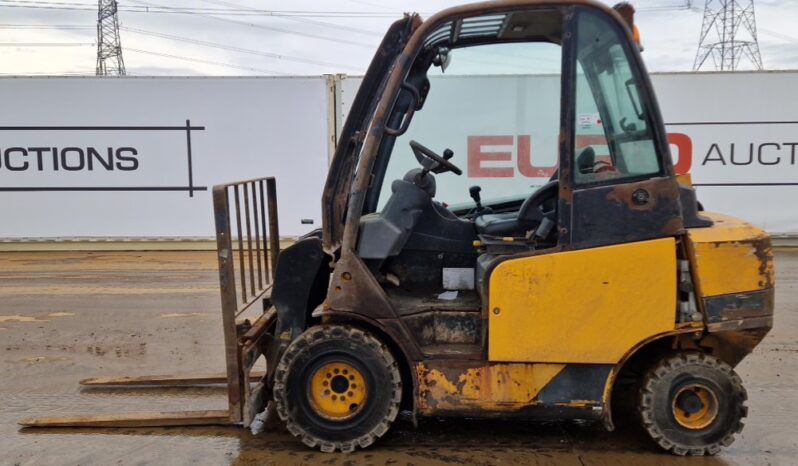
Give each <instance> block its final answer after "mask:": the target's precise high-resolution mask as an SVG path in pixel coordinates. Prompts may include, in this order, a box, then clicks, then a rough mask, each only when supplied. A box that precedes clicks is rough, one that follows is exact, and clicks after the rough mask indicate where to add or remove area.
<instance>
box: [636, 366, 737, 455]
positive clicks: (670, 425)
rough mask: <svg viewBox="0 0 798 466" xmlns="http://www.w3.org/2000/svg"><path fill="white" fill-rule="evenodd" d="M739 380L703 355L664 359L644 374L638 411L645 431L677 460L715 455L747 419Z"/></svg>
mask: <svg viewBox="0 0 798 466" xmlns="http://www.w3.org/2000/svg"><path fill="white" fill-rule="evenodd" d="M747 398H748V396H747V394H746V391H745V388H743V385H742V380H741V379H740V377H739V376H738V375H737V374H736V373H735V372H734V370H733V369H732V368H731V366H729V365H728V364H726V363H725V362H723V361H721V360H719V359H717V358H714V357H712V356H709V355H707V354H703V353H684V354H678V355H675V356H671V357H668V358H665V359H663V360H662V361H660V362H659V364H657V365H656V366H654V367H653V368H652V369H650V370H649V371H648V373H647V374H646V376H645V378H644V379H643V384H642V387H641V389H640V400H639V404H638V411H639V414H640V420H641V423H642V425H643V428H644V429H645V431H646V432H647V433H648V435H649V436H650V437H651V438H652V439H653V440H654V441H655V442H656V443H657V444H658V445H659V446H660V447H662V448H663V449H665V450H667V451H669V452H671V453H674V454H676V455H682V456H683V455H688V454H689V455H697V456H699V455H714V454H716V453H717V452H719V451H720V449H721V448H722V447H725V446H729V445H731V443H732V442H733V441H734V436H735V434H737V433H739V432H740V431H741V430H742V429H743V423H742V419H743V418H744V417H745V416H746V415H747V414H748V409H747V408H746V406H745V400H746V399H747Z"/></svg>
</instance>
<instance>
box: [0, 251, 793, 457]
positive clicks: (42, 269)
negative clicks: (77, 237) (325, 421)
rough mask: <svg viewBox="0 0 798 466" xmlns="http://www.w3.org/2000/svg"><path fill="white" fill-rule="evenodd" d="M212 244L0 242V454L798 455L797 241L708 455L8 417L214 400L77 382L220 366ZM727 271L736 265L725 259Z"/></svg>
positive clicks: (415, 434)
mask: <svg viewBox="0 0 798 466" xmlns="http://www.w3.org/2000/svg"><path fill="white" fill-rule="evenodd" d="M215 266H216V263H215V255H214V254H213V253H211V252H207V253H206V252H199V253H198V252H160V253H140V252H137V253H3V254H0V354H1V355H2V357H0V464H2V465H6V464H9V465H11V464H25V465H27V464H36V465H42V464H46V465H49V464H59V465H60V464H64V465H73V464H81V465H87V464H102V465H110V464H159V465H169V464H180V465H182V464H203V465H204V464H209V465H224V464H234V465H249V464H253V465H254V464H279V465H284V464H328V465H354V464H375V465H376V464H396V465H405V464H407V465H411V464H412V465H430V464H455V465H458V464H478V465H489V464H510V465H560V464H562V465H581V466H585V465H627V464H628V465H707V466H708V465H712V466H714V465H718V466H721V465H768V464H774V465H775V464H778V465H794V464H798V385H797V384H796V381H798V371H796V367H798V358H796V356H798V287H797V286H796V285H797V283H798V251H796V252H790V251H780V252H779V253H778V254H777V259H776V269H777V292H776V299H777V316H776V325H775V328H774V330H773V331H772V332H771V334H770V335H769V336H768V337H767V339H766V340H765V341H764V342H763V343H762V344H761V345H760V346H759V347H758V348H757V349H756V350H755V352H754V353H753V354H752V355H751V356H750V357H749V358H748V359H747V360H745V361H744V362H743V363H742V364H741V365H740V366H739V367H738V372H739V373H740V375H741V376H742V378H743V380H744V381H745V384H746V387H747V388H748V393H749V398H750V400H749V403H748V405H749V407H750V413H749V418H748V420H747V422H746V427H745V430H744V431H743V434H742V436H740V437H739V438H738V439H737V441H736V442H735V443H734V444H733V445H732V446H731V447H730V448H727V449H725V450H724V451H723V452H722V453H721V454H720V455H719V456H717V457H711V458H677V457H672V456H668V455H664V454H662V453H660V452H659V451H658V450H656V449H655V448H654V447H653V446H652V445H651V444H650V443H649V442H648V441H647V440H646V439H645V438H644V437H642V436H641V434H640V433H639V432H638V431H636V430H634V429H630V428H625V429H622V430H621V431H620V432H614V433H608V432H605V431H603V430H602V428H601V427H600V426H596V425H582V424H578V423H554V424H540V423H526V422H496V421H492V422H484V421H481V422H480V421H462V420H457V421H438V420H430V421H426V422H423V423H422V425H421V426H420V427H419V428H418V429H414V428H413V426H412V425H410V423H409V422H406V421H400V422H398V423H397V424H395V425H394V428H393V429H392V431H391V432H389V433H388V434H387V435H386V437H385V438H383V439H382V440H381V441H379V442H378V443H377V444H376V445H375V446H373V447H372V448H370V449H368V450H365V451H358V452H356V453H353V454H349V455H342V454H322V453H319V452H315V451H311V450H309V449H307V448H305V447H304V445H302V444H301V443H299V442H298V441H296V440H295V439H294V438H293V437H291V436H290V435H288V434H287V433H285V432H283V431H279V430H278V431H273V432H267V433H264V434H261V435H259V436H252V435H251V434H249V433H248V432H247V431H245V430H243V429H240V428H235V427H194V428H164V429H131V428H126V429H53V430H31V429H20V428H19V427H18V426H17V425H16V421H17V420H18V419H20V418H22V417H27V416H38V415H56V414H80V413H89V412H93V413H97V412H124V411H136V410H138V411H157V410H185V409H192V410H193V409H225V408H226V399H225V395H224V391H223V388H217V387H206V388H198V389H184V388H172V389H157V390H151V389H150V390H148V389H136V390H112V389H99V390H98V389H95V390H87V389H83V390H81V389H79V386H78V384H77V381H78V380H79V379H82V378H86V377H92V376H100V375H121V374H127V375H144V374H153V373H155V374H158V373H161V374H163V373H192V372H193V373H197V372H200V373H208V372H221V371H223V369H224V353H223V348H222V334H221V322H220V320H221V319H220V316H219V311H218V306H219V297H218V291H217V288H216V286H217V282H216V280H217V278H216V272H215ZM730 273H734V271H730Z"/></svg>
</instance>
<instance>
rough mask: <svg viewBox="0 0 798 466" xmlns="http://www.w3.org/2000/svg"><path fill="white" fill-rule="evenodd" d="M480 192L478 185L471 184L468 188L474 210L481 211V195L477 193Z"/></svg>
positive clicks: (444, 154)
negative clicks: (474, 206)
mask: <svg viewBox="0 0 798 466" xmlns="http://www.w3.org/2000/svg"><path fill="white" fill-rule="evenodd" d="M443 156H444V157H446V152H444V153H443ZM480 192H482V188H481V187H479V186H471V187H470V188H468V194H470V195H471V199H473V200H474V204H476V205H477V208H476V209H475V211H476V212H481V211H482V209H483V207H482V197H481V196H480V195H479V193H480Z"/></svg>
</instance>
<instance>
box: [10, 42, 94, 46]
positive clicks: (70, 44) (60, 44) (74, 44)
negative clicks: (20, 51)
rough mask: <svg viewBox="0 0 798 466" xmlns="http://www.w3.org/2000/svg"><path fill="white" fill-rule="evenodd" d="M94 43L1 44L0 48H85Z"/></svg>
mask: <svg viewBox="0 0 798 466" xmlns="http://www.w3.org/2000/svg"><path fill="white" fill-rule="evenodd" d="M86 45H91V46H94V42H0V47H83V46H86Z"/></svg>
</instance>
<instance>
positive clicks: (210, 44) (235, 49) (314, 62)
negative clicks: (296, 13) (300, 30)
mask: <svg viewBox="0 0 798 466" xmlns="http://www.w3.org/2000/svg"><path fill="white" fill-rule="evenodd" d="M120 29H122V30H123V31H128V32H132V33H135V34H141V35H145V36H151V37H158V38H161V39H168V40H174V41H178V42H185V43H188V44H193V45H199V46H202V47H211V48H216V49H221V50H228V51H231V52H238V53H247V54H251V55H259V56H263V57H268V58H274V59H276V60H285V61H291V62H296V63H304V64H309V65H320V66H333V67H338V68H349V69H351V70H360V68H355V67H352V66H346V65H341V64H340V63H332V62H326V61H322V60H313V59H310V58H301V57H294V56H290V55H283V54H277V53H271V52H264V51H261V50H252V49H246V48H242V47H236V46H234V45H228V44H222V43H219V42H209V41H204V40H199V39H192V38H190V37H185V36H176V35H172V34H165V33H161V32H155V31H146V30H143V29H137V28H130V27H126V26H121V27H120Z"/></svg>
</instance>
